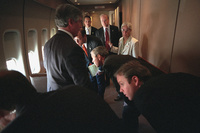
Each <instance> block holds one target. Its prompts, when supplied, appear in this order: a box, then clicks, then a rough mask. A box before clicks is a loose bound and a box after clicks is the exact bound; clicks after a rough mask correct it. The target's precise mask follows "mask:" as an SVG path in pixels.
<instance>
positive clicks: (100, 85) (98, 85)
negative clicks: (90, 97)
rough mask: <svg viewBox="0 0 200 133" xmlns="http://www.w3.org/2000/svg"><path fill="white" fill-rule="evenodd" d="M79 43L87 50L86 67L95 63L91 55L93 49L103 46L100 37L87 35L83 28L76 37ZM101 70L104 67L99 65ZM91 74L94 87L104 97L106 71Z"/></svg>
mask: <svg viewBox="0 0 200 133" xmlns="http://www.w3.org/2000/svg"><path fill="white" fill-rule="evenodd" d="M76 42H77V44H78V45H79V46H80V47H82V48H83V50H84V49H85V50H84V51H85V59H86V62H87V63H86V67H88V66H90V65H92V64H93V62H92V57H91V53H90V52H91V51H92V50H93V49H94V48H96V47H98V46H103V45H102V42H101V40H100V39H99V38H97V37H96V36H91V35H86V33H85V30H84V29H81V30H80V31H79V33H78V36H77V38H76ZM99 69H100V71H101V70H102V67H99ZM89 74H90V80H91V82H92V85H93V89H94V90H95V91H96V92H97V93H98V94H99V95H100V96H101V97H102V98H103V97H104V92H105V78H104V73H103V72H102V73H101V74H97V75H96V76H92V75H91V73H90V72H89Z"/></svg>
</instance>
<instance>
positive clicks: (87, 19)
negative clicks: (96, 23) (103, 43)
mask: <svg viewBox="0 0 200 133" xmlns="http://www.w3.org/2000/svg"><path fill="white" fill-rule="evenodd" d="M91 22H92V21H91V18H90V16H87V15H86V16H85V17H84V25H85V26H84V27H83V29H85V32H86V34H87V35H95V32H96V30H97V28H95V27H93V26H91Z"/></svg>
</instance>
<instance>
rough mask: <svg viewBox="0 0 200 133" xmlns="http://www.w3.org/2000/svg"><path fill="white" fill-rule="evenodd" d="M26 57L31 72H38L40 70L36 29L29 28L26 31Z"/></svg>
mask: <svg viewBox="0 0 200 133" xmlns="http://www.w3.org/2000/svg"><path fill="white" fill-rule="evenodd" d="M27 42H28V51H29V52H28V58H29V65H30V69H31V73H39V71H40V60H39V51H38V36H37V30H35V29H30V30H29V32H28V38H27Z"/></svg>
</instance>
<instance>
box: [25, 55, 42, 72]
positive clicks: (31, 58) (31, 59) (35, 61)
mask: <svg viewBox="0 0 200 133" xmlns="http://www.w3.org/2000/svg"><path fill="white" fill-rule="evenodd" d="M35 57H37V56H36V55H35V53H34V52H33V51H30V52H29V53H28V58H29V63H30V68H31V72H32V73H38V72H39V71H40V67H38V65H39V64H38V59H37V58H35Z"/></svg>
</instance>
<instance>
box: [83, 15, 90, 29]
mask: <svg viewBox="0 0 200 133" xmlns="http://www.w3.org/2000/svg"><path fill="white" fill-rule="evenodd" d="M91 22H92V21H91V18H90V16H85V17H84V24H85V27H87V28H89V27H91Z"/></svg>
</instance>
